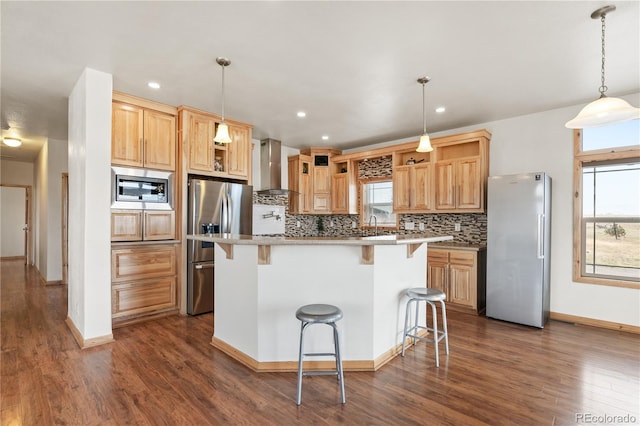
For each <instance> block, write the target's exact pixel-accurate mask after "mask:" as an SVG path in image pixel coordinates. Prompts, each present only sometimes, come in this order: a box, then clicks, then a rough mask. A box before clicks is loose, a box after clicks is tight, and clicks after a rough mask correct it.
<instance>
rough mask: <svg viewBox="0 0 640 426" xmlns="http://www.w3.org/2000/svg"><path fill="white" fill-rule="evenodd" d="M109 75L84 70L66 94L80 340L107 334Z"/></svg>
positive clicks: (74, 316) (73, 303)
mask: <svg viewBox="0 0 640 426" xmlns="http://www.w3.org/2000/svg"><path fill="white" fill-rule="evenodd" d="M111 94H112V77H111V75H110V74H106V73H102V72H99V71H95V70H92V69H89V68H86V69H85V70H84V72H83V74H82V76H80V78H79V79H78V81H77V82H76V85H75V87H74V88H73V91H72V92H71V95H70V97H69V144H68V160H69V298H68V316H69V319H70V320H71V321H72V322H73V324H74V325H75V327H76V328H77V329H78V331H79V332H80V333H81V334H82V337H83V338H84V340H85V341H86V340H88V339H104V338H110V337H111V336H112V334H111V262H110V261H109V260H110V258H111V256H110V248H111V242H110V238H111V236H110V229H111V222H110V197H105V194H109V193H110V191H111V186H110V177H111V175H110V161H111Z"/></svg>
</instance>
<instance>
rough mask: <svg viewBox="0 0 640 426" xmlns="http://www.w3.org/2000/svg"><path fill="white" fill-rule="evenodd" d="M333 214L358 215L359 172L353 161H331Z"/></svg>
mask: <svg viewBox="0 0 640 426" xmlns="http://www.w3.org/2000/svg"><path fill="white" fill-rule="evenodd" d="M331 169H332V170H333V175H332V176H331V191H330V192H331V213H335V214H358V195H357V190H358V171H357V165H356V164H355V163H353V162H351V161H342V160H339V159H337V157H333V158H332V161H331Z"/></svg>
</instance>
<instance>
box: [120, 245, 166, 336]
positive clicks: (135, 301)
mask: <svg viewBox="0 0 640 426" xmlns="http://www.w3.org/2000/svg"><path fill="white" fill-rule="evenodd" d="M177 269H178V265H177V248H176V246H174V245H172V244H168V245H167V244H165V245H142V246H131V247H113V248H112V249H111V314H112V318H113V320H114V324H117V323H122V322H124V321H133V320H136V319H138V318H140V317H141V316H148V315H157V314H162V313H167V312H172V311H176V310H177V308H178V289H177Z"/></svg>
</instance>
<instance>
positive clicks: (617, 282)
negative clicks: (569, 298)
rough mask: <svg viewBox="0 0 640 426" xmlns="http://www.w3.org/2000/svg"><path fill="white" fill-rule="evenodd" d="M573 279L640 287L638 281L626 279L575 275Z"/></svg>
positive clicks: (580, 282) (581, 281) (585, 282)
mask: <svg viewBox="0 0 640 426" xmlns="http://www.w3.org/2000/svg"><path fill="white" fill-rule="evenodd" d="M573 281H574V282H576V283H579V284H595V285H606V286H611V287H624V288H635V289H640V283H639V282H636V281H624V280H615V279H607V278H596V277H584V276H579V277H576V276H574V277H573Z"/></svg>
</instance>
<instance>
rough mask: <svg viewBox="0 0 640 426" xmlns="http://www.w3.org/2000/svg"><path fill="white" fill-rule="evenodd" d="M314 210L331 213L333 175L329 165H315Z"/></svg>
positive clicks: (313, 183) (313, 184)
mask: <svg viewBox="0 0 640 426" xmlns="http://www.w3.org/2000/svg"><path fill="white" fill-rule="evenodd" d="M311 185H312V188H313V211H314V212H316V213H329V212H330V211H331V177H330V175H329V166H328V165H327V166H314V167H313V182H312V184H311Z"/></svg>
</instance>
